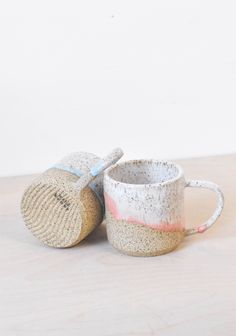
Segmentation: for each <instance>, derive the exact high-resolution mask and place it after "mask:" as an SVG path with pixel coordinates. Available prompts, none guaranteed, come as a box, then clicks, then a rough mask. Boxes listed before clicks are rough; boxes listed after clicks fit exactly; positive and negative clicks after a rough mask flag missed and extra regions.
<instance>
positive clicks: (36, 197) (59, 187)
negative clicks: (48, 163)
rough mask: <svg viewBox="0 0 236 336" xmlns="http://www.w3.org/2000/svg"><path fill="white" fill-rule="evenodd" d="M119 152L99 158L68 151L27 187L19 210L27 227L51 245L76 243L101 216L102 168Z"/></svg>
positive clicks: (110, 162)
mask: <svg viewBox="0 0 236 336" xmlns="http://www.w3.org/2000/svg"><path fill="white" fill-rule="evenodd" d="M122 155H123V152H122V150H121V149H119V148H116V149H114V150H113V151H112V152H111V153H110V154H109V155H108V156H107V157H105V158H104V159H100V158H99V157H97V156H96V155H94V154H92V153H86V152H76V153H72V154H69V155H68V156H66V157H65V158H63V159H62V160H61V161H59V162H58V163H56V164H55V165H53V166H52V167H51V168H49V169H48V170H47V171H45V172H44V173H43V174H41V175H40V176H38V177H37V178H36V179H35V180H34V181H33V182H32V183H31V184H30V186H28V187H27V189H26V190H25V192H24V195H23V197H22V201H21V212H22V215H23V218H24V221H25V224H26V226H27V228H28V229H29V230H30V231H31V233H32V234H33V235H34V236H35V237H36V238H38V239H39V240H40V241H41V242H43V243H44V244H46V245H48V246H52V247H71V246H74V245H76V244H78V243H79V242H80V241H81V240H83V239H84V238H85V237H86V236H87V235H88V234H89V233H90V232H92V231H93V230H94V229H95V227H96V226H97V225H99V224H100V223H101V222H102V220H103V214H104V199H103V171H104V169H106V168H107V167H108V166H110V165H112V164H114V163H115V162H116V161H118V160H119V159H120V158H121V156H122Z"/></svg>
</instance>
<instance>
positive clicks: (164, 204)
mask: <svg viewBox="0 0 236 336" xmlns="http://www.w3.org/2000/svg"><path fill="white" fill-rule="evenodd" d="M186 187H194V188H207V189H210V190H213V191H215V192H216V194H217V197H218V204H217V208H216V210H215V212H214V214H213V215H212V217H210V218H209V219H208V220H207V221H206V222H205V223H203V224H201V225H200V226H199V227H197V228H193V229H185V224H184V223H185V216H184V189H185V188H186ZM104 196H105V208H106V225H107V235H108V240H109V242H110V243H111V244H112V245H113V246H114V247H115V248H116V249H118V250H120V251H121V252H124V253H126V254H129V255H133V256H155V255H160V254H164V253H167V252H170V251H172V250H173V249H175V248H176V247H177V246H178V245H179V244H180V243H181V241H182V240H183V238H184V237H185V236H188V235H192V234H195V233H203V232H204V231H206V230H207V229H209V227H211V226H212V225H213V224H214V223H215V221H216V220H217V218H218V217H219V215H220V214H221V212H222V209H223V205H224V198H223V194H222V192H221V190H220V188H219V187H218V186H217V185H216V184H215V183H212V182H209V181H198V180H191V181H186V180H185V178H184V173H183V170H182V168H181V167H180V166H179V165H176V164H174V163H171V162H165V161H157V160H132V161H126V162H123V163H119V164H116V165H114V166H112V167H110V168H108V169H107V170H106V171H105V175H104Z"/></svg>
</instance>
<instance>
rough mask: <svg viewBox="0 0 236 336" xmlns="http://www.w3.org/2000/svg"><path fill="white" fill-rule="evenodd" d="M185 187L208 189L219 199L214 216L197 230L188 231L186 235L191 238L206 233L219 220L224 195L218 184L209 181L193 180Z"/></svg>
mask: <svg viewBox="0 0 236 336" xmlns="http://www.w3.org/2000/svg"><path fill="white" fill-rule="evenodd" d="M185 187H192V188H206V189H210V190H213V191H214V192H215V193H216V194H217V197H218V202H217V208H216V210H215V212H214V213H213V215H212V216H211V217H210V218H209V219H208V220H207V221H206V222H205V223H203V224H201V225H200V226H198V227H197V228H192V229H187V230H186V235H187V236H189V235H192V234H195V233H202V232H205V231H206V230H208V229H209V228H210V227H211V226H212V225H213V224H214V223H215V221H216V220H217V218H218V217H219V216H220V214H221V212H222V210H223V206H224V195H223V193H222V191H221V190H220V188H219V186H218V185H217V184H215V183H213V182H209V181H198V180H191V181H187V182H186V185H185Z"/></svg>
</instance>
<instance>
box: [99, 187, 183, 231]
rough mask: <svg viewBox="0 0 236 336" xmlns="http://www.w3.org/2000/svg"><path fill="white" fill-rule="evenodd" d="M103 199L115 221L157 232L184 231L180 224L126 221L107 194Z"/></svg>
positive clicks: (133, 219)
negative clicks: (143, 226)
mask: <svg viewBox="0 0 236 336" xmlns="http://www.w3.org/2000/svg"><path fill="white" fill-rule="evenodd" d="M104 197H105V203H106V207H107V208H108V210H109V211H110V212H111V214H112V215H113V217H114V218H115V219H116V220H126V221H127V222H129V223H133V224H135V223H136V224H141V225H145V226H148V227H150V228H152V229H154V230H157V231H164V232H176V231H184V230H185V228H184V225H183V224H181V223H175V224H170V223H167V222H160V223H157V224H152V223H145V222H143V221H140V220H139V219H137V218H134V217H128V219H124V218H122V216H121V215H120V213H119V210H118V209H117V206H116V203H115V201H114V200H113V199H112V198H111V197H110V196H109V195H108V194H107V193H104Z"/></svg>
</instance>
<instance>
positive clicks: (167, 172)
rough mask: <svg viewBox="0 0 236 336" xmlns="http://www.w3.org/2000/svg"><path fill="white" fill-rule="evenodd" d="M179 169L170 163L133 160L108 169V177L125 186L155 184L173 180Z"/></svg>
mask: <svg viewBox="0 0 236 336" xmlns="http://www.w3.org/2000/svg"><path fill="white" fill-rule="evenodd" d="M180 174H181V172H180V168H179V167H178V166H177V165H175V164H174V163H171V162H164V161H154V160H133V161H127V162H123V163H120V164H117V165H115V166H114V167H111V168H110V169H108V176H109V177H110V178H112V179H114V180H115V181H117V182H122V183H127V184H155V183H163V182H167V181H171V180H175V179H177V178H178V177H179V176H180Z"/></svg>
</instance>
